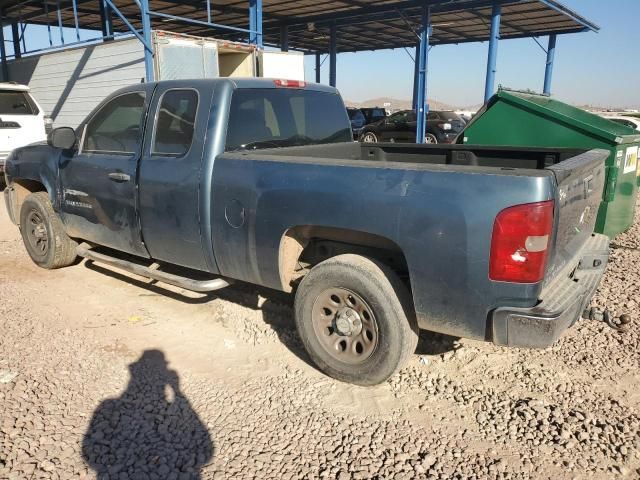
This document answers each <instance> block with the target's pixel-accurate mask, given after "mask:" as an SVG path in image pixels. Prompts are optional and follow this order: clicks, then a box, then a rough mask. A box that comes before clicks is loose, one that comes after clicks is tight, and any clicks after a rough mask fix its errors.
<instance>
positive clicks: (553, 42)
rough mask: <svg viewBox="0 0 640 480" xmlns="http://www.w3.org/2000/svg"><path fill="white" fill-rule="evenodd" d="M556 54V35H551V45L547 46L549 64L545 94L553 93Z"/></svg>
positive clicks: (545, 74)
mask: <svg viewBox="0 0 640 480" xmlns="http://www.w3.org/2000/svg"><path fill="white" fill-rule="evenodd" d="M555 56H556V35H549V46H548V47H547V65H546V67H545V69H544V89H543V92H544V94H545V95H551V79H552V78H553V62H554V60H555Z"/></svg>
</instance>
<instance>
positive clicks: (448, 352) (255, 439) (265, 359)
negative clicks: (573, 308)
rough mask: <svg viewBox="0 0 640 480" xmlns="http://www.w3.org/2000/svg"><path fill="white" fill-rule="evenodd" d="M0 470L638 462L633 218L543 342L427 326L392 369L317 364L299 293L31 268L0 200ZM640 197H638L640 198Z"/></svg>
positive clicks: (281, 471)
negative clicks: (339, 378) (556, 332)
mask: <svg viewBox="0 0 640 480" xmlns="http://www.w3.org/2000/svg"><path fill="white" fill-rule="evenodd" d="M0 208H1V209H2V210H0V479H6V478H9V479H32V478H33V479H39V478H47V479H49V478H51V479H70V478H99V479H105V480H106V479H109V480H114V479H118V480H120V479H122V480H124V479H196V478H204V479H208V478H282V479H289V478H329V479H334V478H337V479H347V478H394V479H395V478H434V479H435V478H439V479H450V478H458V479H474V478H477V479H480V478H482V479H484V478H505V479H520V478H523V479H524V478H552V479H564V478H566V479H581V478H585V479H586V478H597V479H599V478H602V479H611V478H640V388H639V386H640V377H639V373H638V371H639V370H638V341H639V338H640V337H639V335H640V328H639V327H638V324H637V320H638V308H637V307H638V306H637V303H636V295H635V293H636V289H637V286H638V285H640V278H639V277H640V250H639V244H640V222H638V223H637V224H636V226H635V227H634V228H633V229H632V230H631V231H629V232H627V233H626V234H624V235H621V236H620V237H619V238H617V239H616V240H615V242H614V245H613V247H614V248H613V249H612V256H611V263H610V265H609V267H608V270H607V273H606V278H605V280H604V282H603V283H602V285H601V287H600V289H599V290H598V293H597V295H596V297H595V299H594V301H593V304H595V305H599V306H605V305H606V306H607V307H608V308H610V309H611V310H612V311H613V312H614V314H616V315H620V314H622V313H629V314H630V315H631V316H632V319H633V322H632V323H631V324H630V326H629V328H628V331H627V332H626V333H622V334H621V333H618V332H616V331H615V330H613V329H611V328H610V327H608V326H606V325H604V324H602V323H596V322H592V321H591V322H587V321H581V322H579V323H578V324H577V325H576V326H575V327H574V328H572V329H571V330H570V331H569V332H568V333H567V334H566V335H565V337H563V339H561V340H560V341H559V342H558V343H557V344H556V345H555V346H553V347H552V348H549V349H547V350H543V351H527V350H517V349H504V348H500V347H495V346H492V345H490V344H485V343H481V342H475V341H469V340H456V339H453V338H449V337H444V336H438V335H429V334H425V333H423V334H422V336H421V342H420V345H419V347H418V352H417V354H416V355H414V356H413V358H412V359H411V362H410V364H409V365H408V366H407V367H406V368H405V369H403V370H402V371H401V372H400V373H399V374H398V375H396V376H395V377H394V378H392V379H391V380H390V381H389V382H387V383H386V384H384V385H381V386H378V387H375V388H359V387H355V386H351V385H345V384H342V383H339V382H335V381H333V380H331V379H329V378H327V377H325V376H323V375H322V374H320V373H319V372H318V371H316V370H315V369H314V368H313V367H312V366H310V365H309V363H308V360H307V357H306V356H305V354H304V352H303V351H302V349H301V347H300V343H299V342H298V340H297V337H296V335H295V331H294V330H293V328H292V323H291V316H292V312H291V301H290V299H289V298H288V297H287V296H285V295H281V294H278V293H275V292H270V291H263V290H256V289H255V288H253V287H250V286H246V285H243V286H236V287H232V288H230V289H227V290H224V291H222V292H220V294H219V295H218V296H200V295H195V294H189V293H187V292H183V291H180V290H178V289H167V290H165V289H162V288H159V287H158V286H156V285H153V284H149V283H148V282H146V281H141V280H139V279H135V278H132V277H126V276H123V275H119V274H116V273H113V272H111V271H109V270H105V269H102V268H100V267H97V266H91V265H85V264H80V265H77V266H74V267H71V268H67V269H63V270H59V271H54V272H47V271H43V270H39V269H37V268H36V267H35V266H33V265H32V264H31V262H30V260H29V259H28V257H27V256H26V254H25V253H24V250H23V247H22V244H21V241H20V239H19V235H18V233H17V230H16V229H15V228H14V227H13V226H12V225H10V223H9V221H8V219H7V216H6V212H5V211H4V210H3V207H0ZM639 211H640V210H639Z"/></svg>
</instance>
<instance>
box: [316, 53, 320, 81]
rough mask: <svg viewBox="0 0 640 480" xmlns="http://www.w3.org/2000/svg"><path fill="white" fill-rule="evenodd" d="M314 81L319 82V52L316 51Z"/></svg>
mask: <svg viewBox="0 0 640 480" xmlns="http://www.w3.org/2000/svg"><path fill="white" fill-rule="evenodd" d="M316 83H320V54H319V53H317V52H316Z"/></svg>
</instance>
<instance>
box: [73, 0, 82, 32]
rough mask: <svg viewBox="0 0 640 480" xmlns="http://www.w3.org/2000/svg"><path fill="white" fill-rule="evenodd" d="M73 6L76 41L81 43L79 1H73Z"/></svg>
mask: <svg viewBox="0 0 640 480" xmlns="http://www.w3.org/2000/svg"><path fill="white" fill-rule="evenodd" d="M71 3H72V5H73V24H74V26H75V28H76V40H77V41H78V42H79V41H80V28H79V26H78V0H73V1H72V2H71Z"/></svg>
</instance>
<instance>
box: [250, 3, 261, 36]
mask: <svg viewBox="0 0 640 480" xmlns="http://www.w3.org/2000/svg"><path fill="white" fill-rule="evenodd" d="M249 30H251V32H250V33H249V43H252V44H253V45H257V46H258V48H262V0H249Z"/></svg>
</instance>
